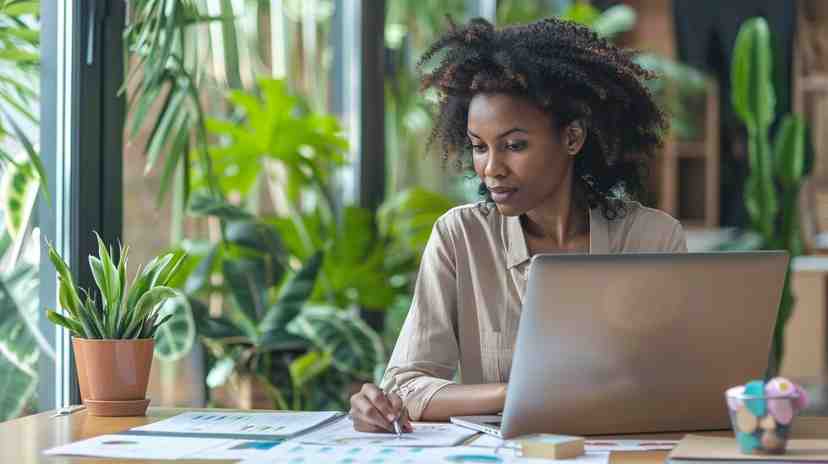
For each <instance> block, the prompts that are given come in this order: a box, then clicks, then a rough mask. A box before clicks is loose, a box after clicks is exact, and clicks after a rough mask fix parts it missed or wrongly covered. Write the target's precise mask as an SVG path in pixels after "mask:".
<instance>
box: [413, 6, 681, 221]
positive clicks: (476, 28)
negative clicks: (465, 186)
mask: <svg viewBox="0 0 828 464" xmlns="http://www.w3.org/2000/svg"><path fill="white" fill-rule="evenodd" d="M449 23H450V29H449V31H448V32H447V33H445V34H444V35H443V36H442V37H441V38H439V39H438V40H437V41H436V42H435V43H433V44H432V45H431V46H430V47H429V48H428V50H426V52H425V53H424V54H423V56H422V57H421V58H420V60H419V62H418V63H417V67H418V69H419V70H420V72H421V73H422V77H421V90H423V91H425V90H427V89H434V90H436V91H437V93H438V95H439V103H438V108H437V115H436V119H435V125H434V128H433V129H432V132H431V135H430V137H429V147H430V146H431V145H432V144H433V142H434V141H435V140H439V141H440V143H441V146H442V157H443V159H444V160H448V159H449V155H450V154H454V155H456V156H457V161H458V165H460V166H462V165H463V164H464V162H463V160H467V159H468V158H465V157H466V156H469V155H470V153H471V143H470V141H469V139H468V136H467V134H466V128H467V124H468V110H469V103H470V102H471V99H472V97H473V96H474V95H475V94H477V93H480V92H486V93H509V94H515V95H521V96H526V97H528V98H530V99H531V100H532V101H535V102H537V103H538V104H539V105H540V107H541V108H542V109H544V110H545V111H547V112H548V114H550V115H551V116H552V119H553V121H554V122H555V123H556V124H557V125H559V127H560V128H563V127H566V126H567V125H568V124H570V123H571V122H573V121H575V120H581V122H582V123H583V124H584V127H585V128H586V131H587V138H586V141H585V142H584V145H583V148H582V152H581V155H580V156H578V157H576V161H575V167H574V169H575V175H576V178H577V179H580V180H581V181H582V183H583V185H584V187H585V191H586V192H587V194H586V196H587V198H586V199H587V201H588V204H589V208H596V207H601V208H602V212H603V215H604V216H605V217H606V218H607V219H610V220H611V219H614V218H616V217H619V216H620V215H623V214H624V212H625V209H624V202H622V201H616V200H617V199H619V198H622V199H630V200H639V201H645V202H646V200H647V189H646V187H645V182H644V178H645V175H646V161H647V160H648V159H649V158H650V157H651V156H652V155H653V154H654V152H655V151H656V150H657V149H658V148H659V147H660V146H661V144H662V139H663V135H664V133H665V131H666V129H667V125H668V123H667V118H666V117H665V115H664V113H663V112H662V111H661V109H660V108H659V107H658V105H657V104H656V102H655V100H654V99H653V96H652V94H651V93H650V92H649V90H648V89H647V87H646V86H645V85H644V81H645V80H649V79H653V78H655V77H656V76H655V75H654V74H653V73H652V72H650V71H647V70H645V69H643V68H642V67H641V66H639V65H638V64H636V63H635V62H634V61H633V58H634V56H635V53H636V52H635V51H633V50H625V49H621V48H618V47H617V46H615V45H613V44H612V43H610V42H608V41H607V40H605V39H602V38H600V37H598V36H597V35H596V34H595V33H594V32H592V31H591V30H590V29H588V28H586V27H584V26H580V25H578V24H575V23H572V22H568V21H563V20H560V19H556V18H547V19H543V20H540V21H537V22H534V23H531V24H526V25H518V26H509V27H504V28H501V29H495V27H494V26H493V25H492V24H491V23H489V22H488V21H486V20H485V19H482V18H475V19H472V20H471V21H470V22H469V23H468V24H466V25H464V26H462V27H457V26H456V25H455V24H454V23H453V22H452V21H451V18H449ZM438 55H439V59H435V57H436V56H438ZM432 61H435V63H433V66H431V70H430V71H429V72H424V71H423V69H424V68H425V67H426V65H429V64H431V62H432ZM480 193H481V195H483V196H484V197H485V198H486V199H487V200H488V201H491V197H490V195H489V192H488V190H487V189H486V188H485V185H482V184H481V186H480Z"/></svg>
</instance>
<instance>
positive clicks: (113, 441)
mask: <svg viewBox="0 0 828 464" xmlns="http://www.w3.org/2000/svg"><path fill="white" fill-rule="evenodd" d="M226 441H227V440H222V439H216V438H170V437H143V436H132V435H101V436H98V437H94V438H90V439H88V440H83V441H78V442H75V443H72V444H69V445H64V446H58V447H56V448H52V449H48V450H46V451H44V454H46V455H49V456H54V455H69V456H94V457H99V458H117V459H127V458H132V459H183V458H185V457H187V456H191V455H198V454H201V453H202V452H204V450H207V449H209V448H212V447H215V446H218V445H220V444H221V443H223V442H226ZM245 457H247V456H245Z"/></svg>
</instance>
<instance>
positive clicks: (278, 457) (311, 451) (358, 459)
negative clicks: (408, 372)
mask: <svg viewBox="0 0 828 464" xmlns="http://www.w3.org/2000/svg"><path fill="white" fill-rule="evenodd" d="M608 462H609V453H601V452H596V453H589V454H586V455H584V456H581V457H579V458H575V459H567V460H564V461H556V460H550V459H526V458H517V457H514V454H513V453H512V452H509V451H508V450H507V451H506V452H504V453H499V454H495V452H494V450H491V449H485V448H479V447H471V446H456V447H450V448H445V447H444V448H427V447H406V448H401V447H390V446H388V447H384V446H319V445H305V444H301V443H299V444H297V443H296V442H295V440H294V441H291V442H286V443H283V444H282V445H280V446H277V447H276V448H273V449H272V450H270V451H269V452H268V453H267V456H266V457H262V458H257V459H252V460H247V461H243V462H242V464H275V463H280V464H281V463H289V464H300V463H301V464H311V463H325V464H392V463H394V464H420V463H494V464H500V463H503V464H512V463H515V464H518V463H526V464H534V463H538V464H540V463H569V464H607V463H608Z"/></svg>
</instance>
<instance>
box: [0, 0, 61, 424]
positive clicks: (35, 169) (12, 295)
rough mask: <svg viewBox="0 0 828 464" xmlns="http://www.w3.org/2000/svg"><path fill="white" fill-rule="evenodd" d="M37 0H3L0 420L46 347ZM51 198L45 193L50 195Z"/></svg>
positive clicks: (14, 410) (32, 383)
mask: <svg viewBox="0 0 828 464" xmlns="http://www.w3.org/2000/svg"><path fill="white" fill-rule="evenodd" d="M39 14H40V1H39V0H0V174H2V181H0V422H2V421H4V420H7V419H11V418H14V417H17V416H18V415H20V414H21V412H23V411H25V410H26V409H27V408H28V407H30V406H31V405H32V404H33V401H34V400H35V398H36V397H35V392H36V390H37V383H38V372H37V371H38V367H37V366H38V362H39V360H40V356H41V355H45V356H48V357H49V358H52V359H54V351H53V349H52V347H51V345H50V344H49V342H48V340H47V339H46V338H45V337H44V336H43V334H42V333H41V332H40V329H39V328H38V320H39V317H40V311H38V304H39V303H38V301H39V298H38V287H39V285H38V284H39V280H38V263H37V261H36V257H35V256H34V254H33V253H30V251H31V248H33V247H36V246H37V242H36V240H33V239H32V235H33V234H32V233H31V231H32V229H33V227H31V226H30V223H31V219H32V216H33V215H32V211H33V210H34V205H35V198H36V197H37V193H38V191H39V190H40V187H41V186H42V187H43V190H42V191H43V192H44V193H46V189H45V186H46V178H45V175H44V169H43V166H42V163H41V161H40V157H39V154H38V153H37V151H36V147H37V131H38V130H39V124H40V122H39V117H38V111H37V108H38V104H39V92H38V82H39V74H40V71H39V68H40V52H39V47H40V21H39ZM46 198H47V199H48V196H47V197H46Z"/></svg>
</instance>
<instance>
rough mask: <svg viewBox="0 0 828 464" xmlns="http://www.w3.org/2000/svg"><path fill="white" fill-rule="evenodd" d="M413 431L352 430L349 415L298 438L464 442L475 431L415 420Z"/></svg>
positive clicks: (429, 443)
mask: <svg viewBox="0 0 828 464" xmlns="http://www.w3.org/2000/svg"><path fill="white" fill-rule="evenodd" d="M412 425H413V426H414V431H413V432H411V433H403V434H402V436H401V437H399V438H397V436H396V435H394V434H393V433H365V432H357V431H356V430H354V424H353V422H352V421H351V418H350V417H348V418H345V419H342V420H340V421H338V422H334V423H333V424H331V425H328V426H326V427H324V428H321V429H319V430H316V431H314V432H311V433H309V434H307V435H302V436H301V437H299V438H297V440H298V441H300V442H301V443H308V444H315V445H330V446H338V445H360V446H390V447H397V446H414V447H426V446H454V445H459V444H460V443H463V442H464V441H466V440H467V439H468V438H471V437H473V436H474V435H476V434H477V433H478V432H477V431H474V430H469V429H466V428H463V427H458V426H456V425H454V424H449V423H428V422H415V423H413V424H412Z"/></svg>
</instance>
